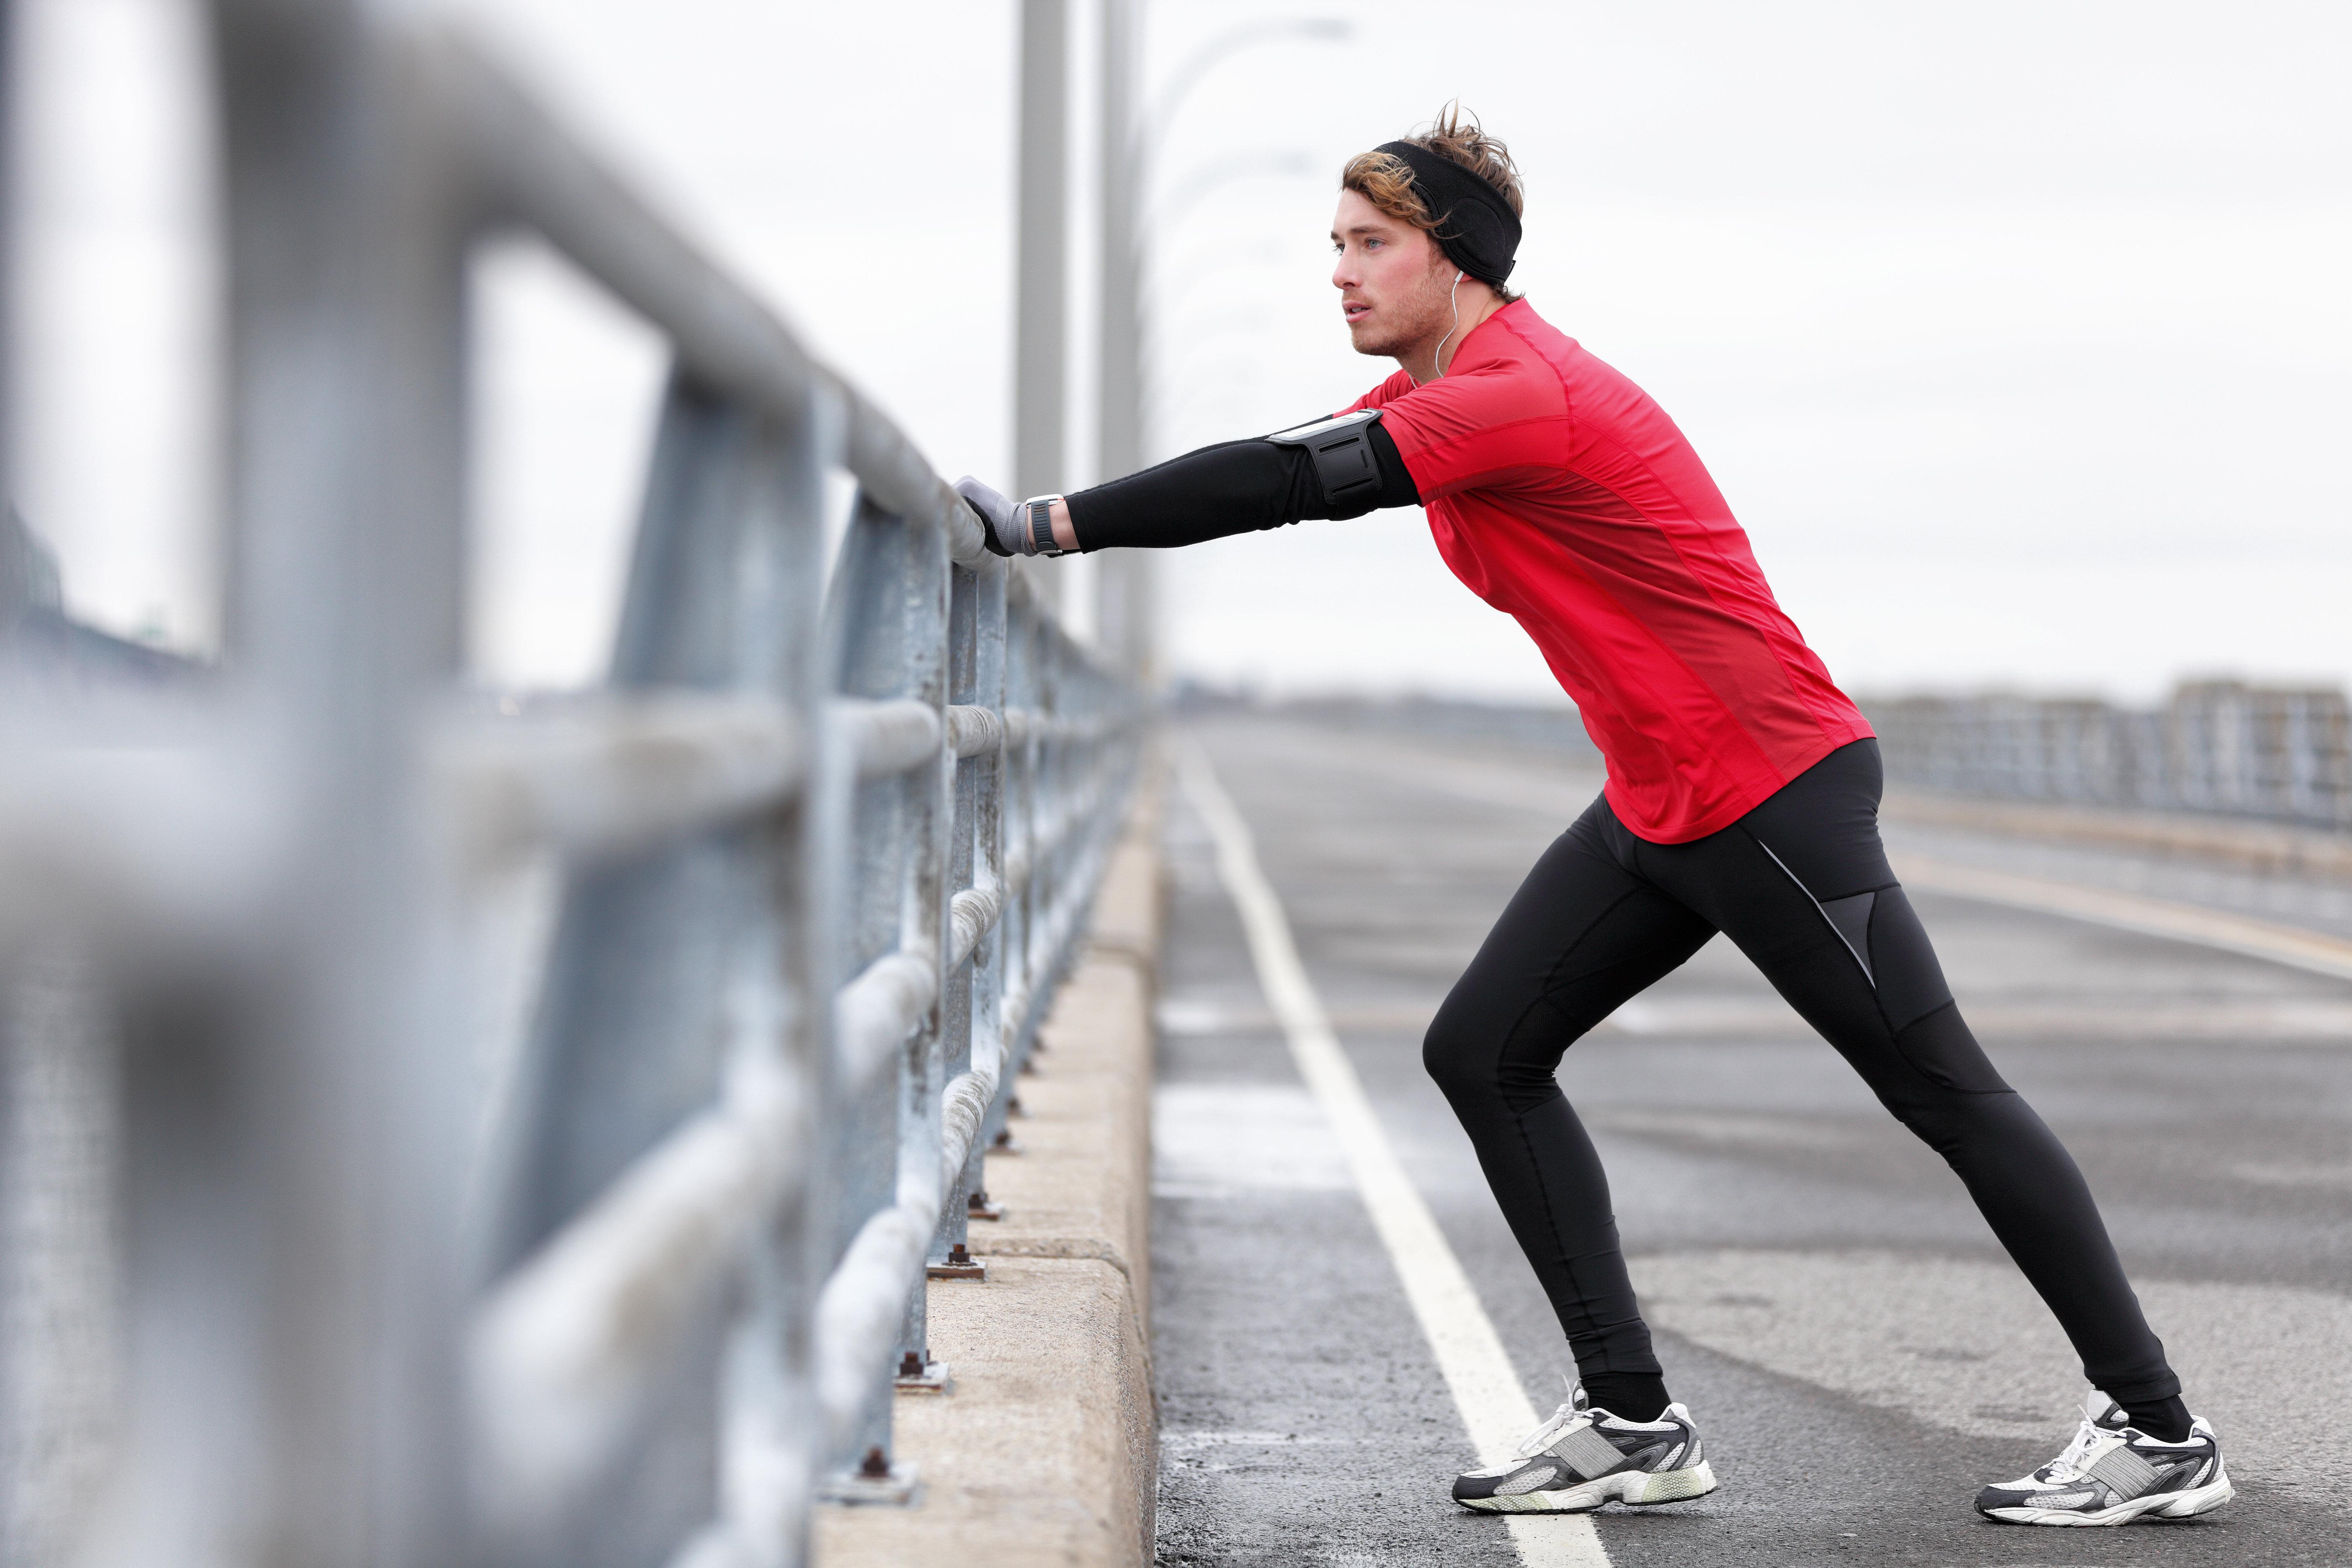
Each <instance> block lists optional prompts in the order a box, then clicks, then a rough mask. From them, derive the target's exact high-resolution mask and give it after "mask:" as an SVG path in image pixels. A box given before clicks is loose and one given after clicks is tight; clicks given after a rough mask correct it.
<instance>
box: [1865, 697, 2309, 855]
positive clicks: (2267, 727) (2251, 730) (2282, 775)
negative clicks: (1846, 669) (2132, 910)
mask: <svg viewBox="0 0 2352 1568" xmlns="http://www.w3.org/2000/svg"><path fill="white" fill-rule="evenodd" d="M1866 707H1867V710H1868V712H1869V714H1870V721H1871V723H1872V725H1873V727H1874V728H1875V729H1876V730H1877V731H1878V733H1879V737H1880V740H1881V744H1882V748H1883V750H1884V752H1885V758H1886V772H1887V776H1888V777H1889V778H1890V779H1893V780H1897V781H1900V782H1902V783H1905V784H1919V785H1924V786H1926V787H1928V788H1931V789H1940V790H1948V791H1951V792H1954V793H1956V794H1962V795H1997V796H2005V797H2008V798H2011V799H2018V800H2049V801H2073V802H2079V803H2082V804H2084V805H2120V806H2135V807H2144V808H2154V809H2162V810H2180V811H2203V812H2216V813H2222V814H2227V815H2230V816H2255V817H2265V818H2269V819H2272V820H2274V821H2282V822H2294V823H2300V824H2303V825H2305V826H2315V827H2327V828H2336V829H2339V830H2341V829H2345V828H2352V708H2347V703H2346V701H2345V696H2344V693H2343V692H2341V691H2336V690H2326V689H2274V688H2265V687H2259V686H2249V685H2244V684H2242V683H2240V682H2236V681H2219V680H2217V681H2194V682H2189V683H2188V684H2185V685H2183V686H2181V687H2180V689H2179V690H2177V691H2175V692H2174V693H2173V696H2172V699H2171V700H2170V701H2168V703H2166V704H2165V705H2164V706H2163V707H2161V708H2158V709H2154V710H2131V709H2125V708H2116V707H2112V706H2110V705H2108V704H2107V703H2105V702H2097V701H2090V700H2072V701H2069V700H2049V699H2037V698H2029V697H2016V696H1988V697H1915V698H1906V699H1903V700H1895V701H1879V702H1872V703H1869V704H1867V705H1866Z"/></svg>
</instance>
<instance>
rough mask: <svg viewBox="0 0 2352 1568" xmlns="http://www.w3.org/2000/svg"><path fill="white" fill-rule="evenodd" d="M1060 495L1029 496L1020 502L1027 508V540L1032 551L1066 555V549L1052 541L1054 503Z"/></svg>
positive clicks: (1041, 553)
mask: <svg viewBox="0 0 2352 1568" xmlns="http://www.w3.org/2000/svg"><path fill="white" fill-rule="evenodd" d="M1061 499H1062V498H1061V497H1060V496H1031V497H1030V498H1029V499H1028V500H1024V501H1023V502H1022V503H1021V504H1022V505H1023V506H1024V507H1026V508H1028V510H1029V542H1030V544H1031V545H1032V546H1033V547H1034V549H1033V551H1032V553H1034V554H1038V555H1067V554H1068V553H1069V552H1068V551H1066V550H1065V549H1063V548H1062V547H1061V546H1060V545H1059V544H1056V543H1055V542H1054V503H1055V501H1057V500H1061Z"/></svg>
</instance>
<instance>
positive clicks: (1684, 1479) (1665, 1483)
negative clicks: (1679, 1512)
mask: <svg viewBox="0 0 2352 1568" xmlns="http://www.w3.org/2000/svg"><path fill="white" fill-rule="evenodd" d="M1715 1486H1716V1481H1715V1469H1714V1467H1712V1466H1710V1465H1709V1464H1708V1463H1707V1462H1706V1460H1705V1459H1701V1460H1700V1461H1699V1462H1698V1463H1697V1464H1696V1465H1693V1466H1692V1467H1691V1468H1688V1469H1686V1470H1658V1471H1650V1470H1620V1471H1619V1472H1618V1473H1617V1474H1615V1475H1613V1476H1602V1477H1601V1478H1600V1479H1598V1480H1591V1481H1584V1482H1581V1483H1580V1484H1578V1485H1576V1486H1572V1487H1562V1488H1561V1489H1559V1490H1558V1491H1549V1492H1521V1493H1519V1494H1518V1495H1517V1496H1516V1497H1482V1498H1456V1499H1454V1501H1456V1502H1458V1503H1460V1504H1461V1505H1462V1506H1463V1507H1464V1508H1466V1509H1474V1510H1476V1511H1478V1512H1480V1513H1591V1512H1592V1511H1593V1510H1596V1509H1598V1508H1601V1506H1603V1505H1604V1504H1606V1503H1608V1502H1610V1501H1611V1500H1615V1501H1617V1502H1622V1503H1623V1504H1625V1505H1626V1506H1627V1507H1629V1508H1655V1507H1657V1506H1658V1505H1659V1504H1661V1503H1669V1502H1688V1501H1689V1500H1691V1499H1693V1498H1695V1497H1705V1496H1706V1494H1707V1493H1709V1492H1711V1491H1713V1490H1714V1489H1715Z"/></svg>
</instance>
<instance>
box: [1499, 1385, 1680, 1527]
mask: <svg viewBox="0 0 2352 1568" xmlns="http://www.w3.org/2000/svg"><path fill="white" fill-rule="evenodd" d="M1714 1489H1715V1472H1714V1471H1713V1470H1712V1469H1710V1468H1707V1463H1706V1457H1705V1456H1704V1455H1703V1454H1701V1453H1700V1451H1699V1442H1698V1429H1697V1428H1696V1427H1695V1426H1692V1425H1691V1418H1690V1412H1689V1411H1688V1410H1685V1408H1683V1407H1682V1406H1681V1405H1667V1406H1666V1413H1665V1414H1664V1415H1662V1416H1660V1417H1659V1418H1658V1419H1657V1420H1655V1421H1622V1420H1620V1419H1618V1418H1617V1417H1616V1416H1614V1415H1611V1414H1610V1413H1609V1412H1608V1411H1606V1410H1595V1409H1592V1408H1591V1407H1590V1406H1589V1405H1587V1404H1586V1403H1585V1397H1584V1390H1583V1389H1581V1388H1579V1389H1577V1390H1576V1391H1575V1392H1574V1394H1572V1395H1571V1396H1570V1401H1569V1403H1568V1404H1566V1405H1561V1406H1560V1407H1559V1409H1558V1410H1555V1411H1553V1412H1552V1415H1551V1419H1550V1420H1549V1421H1547V1422H1545V1423H1544V1424H1543V1425H1542V1426H1538V1427H1537V1428H1536V1430H1535V1433H1534V1435H1533V1436H1530V1437H1528V1440H1527V1441H1526V1442H1524V1443H1522V1444H1520V1445H1519V1449H1518V1457H1517V1458H1514V1459H1512V1460H1511V1461H1510V1463H1508V1464H1505V1465H1496V1466H1494V1467H1492V1468H1487V1469H1484V1470H1471V1471H1468V1472H1466V1473H1465V1474H1464V1475H1461V1476H1458V1477H1456V1478H1455V1479H1454V1501H1455V1502H1458V1503H1460V1504H1461V1505H1462V1506H1463V1507H1464V1508H1475V1509H1477V1510H1481V1511H1483V1512H1486V1513H1590V1512H1591V1511H1592V1510H1594V1509H1597V1508H1599V1507H1600V1506H1601V1504H1603V1503H1605V1502H1607V1501H1608V1500H1610V1499H1612V1498H1614V1499H1616V1500H1618V1501H1619V1502H1622V1503H1631V1504H1632V1505H1633V1506H1634V1507H1636V1508H1646V1507H1649V1506H1650V1505H1652V1504H1654V1503H1662V1502H1681V1501H1682V1500H1685V1498H1695V1497H1705V1496H1706V1494H1707V1493H1709V1492H1711V1491H1713V1490H1714Z"/></svg>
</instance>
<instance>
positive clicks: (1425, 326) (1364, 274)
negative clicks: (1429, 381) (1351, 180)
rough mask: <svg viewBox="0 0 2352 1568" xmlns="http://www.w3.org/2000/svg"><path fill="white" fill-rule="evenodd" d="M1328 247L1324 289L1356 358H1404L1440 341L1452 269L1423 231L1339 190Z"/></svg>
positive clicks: (1448, 317)
mask: <svg viewBox="0 0 2352 1568" xmlns="http://www.w3.org/2000/svg"><path fill="white" fill-rule="evenodd" d="M1331 246H1332V248H1333V249H1334V250H1336V251H1338V252H1339V265H1338V266H1336V267H1334V268H1332V269H1331V282H1332V284H1333V286H1334V287H1336V288H1337V289H1339V309H1340V310H1341V311H1342V312H1343V313H1344V314H1345V315H1346V317H1347V319H1348V335H1349V337H1350V338H1351V339H1353V340H1354V341H1355V344H1356V352H1357V353H1360V354H1390V355H1400V354H1404V353H1410V352H1411V351H1412V349H1413V348H1414V347H1415V346H1416V345H1419V344H1423V343H1428V342H1434V341H1435V340H1437V339H1438V338H1440V337H1443V336H1444V333H1445V331H1446V328H1447V326H1448V325H1449V323H1450V322H1451V321H1452V319H1453V311H1452V310H1451V308H1450V307H1449V306H1448V304H1447V300H1446V291H1447V290H1448V289H1450V288H1451V287H1452V286H1453V283H1454V266H1453V264H1452V263H1451V262H1449V261H1447V260H1446V259H1445V253H1444V251H1442V250H1440V249H1439V248H1438V247H1437V242H1436V241H1435V240H1433V239H1432V238H1430V237H1429V232H1428V231H1427V230H1426V229H1420V228H1415V227H1414V226H1412V225H1411V224H1409V223H1402V222H1400V221H1399V220H1397V219H1395V218H1392V217H1391V216H1388V214H1386V213H1384V212H1382V211H1381V209H1380V208H1378V207H1376V206H1374V205H1372V204H1371V203H1370V202H1369V201H1367V200H1365V199H1364V195H1363V193H1362V192H1360V191H1341V192H1340V193H1339V216H1336V217H1334V218H1333V219H1332V220H1331Z"/></svg>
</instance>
